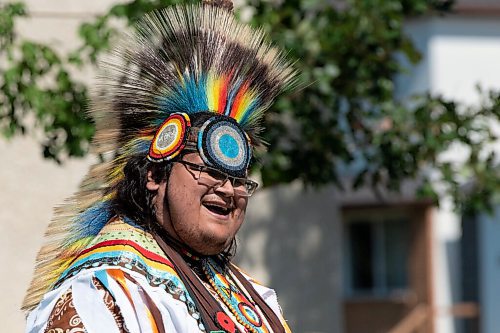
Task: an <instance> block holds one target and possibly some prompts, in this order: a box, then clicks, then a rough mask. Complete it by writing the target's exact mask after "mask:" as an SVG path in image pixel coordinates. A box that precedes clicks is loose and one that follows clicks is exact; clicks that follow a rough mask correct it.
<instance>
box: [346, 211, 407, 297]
mask: <svg viewBox="0 0 500 333" xmlns="http://www.w3.org/2000/svg"><path fill="white" fill-rule="evenodd" d="M344 227H345V228H344V232H345V233H344V254H345V255H344V272H345V274H344V280H345V286H346V293H347V295H346V296H382V297H384V296H388V295H390V294H392V293H394V292H398V291H404V290H406V289H407V288H408V255H409V242H410V240H409V237H410V219H409V218H406V217H404V216H403V217H402V216H389V215H387V214H386V216H384V214H383V213H381V212H379V213H377V214H364V216H363V214H357V215H356V216H354V214H352V215H351V214H348V215H347V218H346V223H345V225H344Z"/></svg>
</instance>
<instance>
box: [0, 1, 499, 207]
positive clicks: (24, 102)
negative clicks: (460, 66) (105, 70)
mask: <svg viewBox="0 0 500 333" xmlns="http://www.w3.org/2000/svg"><path fill="white" fill-rule="evenodd" d="M176 2H181V1H172V0H170V1H161V0H156V1H154V0H135V1H131V2H128V3H122V4H118V5H115V6H113V7H112V8H111V9H110V10H109V12H107V13H106V14H104V15H102V16H99V17H96V18H95V19H94V20H92V21H90V22H86V23H84V24H82V25H81V26H80V29H79V36H80V38H81V41H82V43H81V46H80V47H79V48H77V49H76V50H74V51H72V52H69V53H68V54H65V55H58V54H57V52H56V51H55V50H53V49H52V48H51V47H49V46H47V45H42V44H39V43H35V42H32V41H22V40H19V38H17V36H16V35H15V33H14V32H15V30H14V23H15V21H16V20H17V19H18V18H19V17H21V16H23V15H26V12H25V8H24V7H23V5H21V4H9V5H4V6H3V7H1V8H0V38H1V39H0V43H1V44H0V46H1V49H0V50H1V51H0V52H1V53H0V54H1V57H5V59H7V61H6V62H5V64H6V65H5V66H1V67H0V68H1V70H2V72H3V75H2V77H3V78H2V79H0V84H1V86H0V103H1V110H0V117H1V120H0V128H1V130H2V132H3V133H4V135H6V136H12V135H14V134H18V133H22V134H24V133H26V124H25V122H26V119H29V118H30V117H29V116H34V118H35V119H36V126H35V128H38V129H42V130H43V133H44V140H43V142H42V146H43V149H44V154H45V156H46V157H48V158H53V159H55V160H58V161H59V160H64V158H66V157H67V156H69V157H72V156H82V155H84V154H85V153H86V151H87V147H88V142H89V140H90V138H91V137H92V134H93V125H92V123H91V121H90V120H89V119H88V118H87V117H86V116H85V114H84V112H83V110H84V109H85V108H86V106H87V89H86V87H85V85H83V84H81V83H79V82H78V81H77V79H76V78H74V77H72V76H71V75H70V74H69V73H71V70H70V68H71V67H74V66H83V65H88V64H92V65H94V66H95V65H96V61H97V59H98V56H99V55H100V54H102V53H103V52H104V51H105V50H106V49H107V48H108V46H109V43H110V39H111V37H112V36H114V34H116V31H115V30H114V29H113V26H112V24H110V22H111V21H112V20H113V19H117V18H118V19H121V20H124V21H125V22H127V23H128V24H130V23H132V22H134V21H135V20H136V19H137V18H138V17H140V16H141V15H142V14H143V13H144V12H147V11H150V10H152V9H154V8H159V7H163V6H166V5H170V4H172V3H176ZM451 5H452V3H451V2H450V1H439V0H433V1H431V0H405V1H400V0H370V1H366V0H345V1H332V2H326V1H322V0H286V1H280V2H273V1H257V0H255V1H254V0H250V1H249V2H248V3H247V4H245V5H244V7H242V8H244V9H246V10H251V12H252V16H251V21H252V24H255V25H258V26H262V27H263V28H264V29H265V30H267V31H268V32H269V34H270V35H271V38H272V39H273V40H274V41H275V42H276V43H278V44H280V45H282V46H284V47H285V48H286V49H287V50H289V52H290V56H291V57H292V58H295V59H297V67H298V68H299V69H300V71H301V73H302V78H301V79H302V81H303V82H304V83H305V85H304V88H303V89H301V90H300V91H298V92H296V93H294V94H293V95H292V96H286V97H283V98H280V99H279V100H278V101H277V103H276V104H275V106H274V107H273V109H272V110H271V112H269V113H268V114H267V115H266V120H265V122H266V124H265V125H266V128H267V132H266V137H265V139H266V140H267V141H268V142H269V143H270V145H269V153H268V154H265V155H262V156H260V161H261V175H262V179H263V182H264V185H273V184H278V183H283V182H291V181H294V180H297V179H298V180H300V181H302V182H304V183H305V184H309V185H313V186H322V185H326V184H329V183H335V184H337V186H339V187H345V186H352V187H354V188H358V187H360V186H371V187H373V188H374V189H379V188H388V189H390V190H397V189H399V187H400V185H401V183H402V181H403V180H406V179H415V180H417V181H418V182H419V183H420V184H421V187H420V194H421V195H423V196H425V197H431V198H437V197H438V195H437V194H436V193H437V192H439V193H440V194H443V193H444V192H445V193H448V194H450V195H451V196H452V197H453V198H454V200H455V203H456V204H457V207H459V208H461V209H465V210H479V209H485V208H486V209H487V208H489V207H491V204H493V200H494V198H495V195H496V194H498V193H499V192H500V181H499V179H500V167H499V160H498V156H496V155H495V150H494V149H493V148H492V147H493V145H492V144H493V143H495V141H496V140H497V138H496V137H495V136H494V134H493V132H492V129H491V123H492V121H499V120H500V119H499V118H500V94H499V93H497V92H481V94H482V95H483V103H482V104H481V105H479V106H477V107H476V108H471V107H469V108H466V107H464V106H461V105H459V104H457V103H455V102H454V101H450V100H445V99H444V98H442V97H440V96H431V95H428V94H427V95H422V96H415V97H413V99H412V100H405V101H398V100H396V98H395V83H394V80H395V78H396V77H397V75H398V74H399V73H401V72H402V71H404V70H405V68H403V67H402V66H403V65H402V62H401V61H400V60H399V58H400V57H401V56H403V57H405V58H406V59H407V60H409V62H410V63H413V64H416V63H417V62H418V61H420V58H421V55H420V53H419V52H418V50H416V49H415V47H414V45H413V43H412V41H411V40H410V39H409V38H408V36H406V35H405V33H404V30H403V24H404V20H405V19H406V18H408V17H415V16H419V15H438V14H440V13H443V11H448V10H449V9H450V6H451ZM48 82H49V83H48ZM456 146H460V147H462V149H464V150H466V151H467V152H468V154H467V155H468V156H467V158H466V159H465V160H463V161H454V160H453V159H447V158H446V157H443V156H444V154H443V153H445V152H446V151H448V150H449V149H450V148H451V147H456ZM465 183H468V184H469V186H468V187H467V188H468V190H467V191H464V184H465ZM443 191H444V192H443Z"/></svg>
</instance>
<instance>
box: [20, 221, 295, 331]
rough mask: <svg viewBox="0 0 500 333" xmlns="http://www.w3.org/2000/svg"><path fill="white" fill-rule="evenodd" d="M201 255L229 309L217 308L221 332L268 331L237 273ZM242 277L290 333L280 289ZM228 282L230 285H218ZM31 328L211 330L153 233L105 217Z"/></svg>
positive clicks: (215, 294)
mask: <svg viewBox="0 0 500 333" xmlns="http://www.w3.org/2000/svg"><path fill="white" fill-rule="evenodd" d="M198 260H200V261H207V262H206V263H202V264H201V265H200V266H201V269H200V271H202V272H199V274H200V275H201V276H200V281H202V283H203V285H204V286H205V287H206V288H207V289H208V290H209V291H210V294H211V295H213V297H214V298H215V299H216V300H217V301H218V302H219V303H220V305H221V307H222V309H223V310H224V312H223V313H222V314H221V313H219V314H217V313H214V314H213V315H214V316H219V317H220V322H221V326H225V327H221V331H222V332H226V331H227V332H230V331H231V330H233V329H234V330H233V332H236V330H237V331H238V332H271V330H270V328H269V323H268V320H267V318H266V317H265V315H264V314H263V312H262V310H261V309H259V308H258V306H256V304H255V302H254V301H253V300H252V299H251V297H250V296H249V294H248V291H246V290H245V289H244V287H243V285H242V284H241V282H239V281H238V280H237V279H236V277H235V276H233V274H227V275H226V276H222V275H220V274H218V272H217V271H218V270H220V267H219V266H218V264H217V263H216V260H213V259H209V258H203V259H198ZM206 267H208V268H206ZM214 267H215V268H214ZM203 275H204V276H203ZM244 276H245V278H247V279H248V281H249V282H250V284H251V286H252V287H253V288H254V289H255V291H256V292H257V293H258V295H259V296H260V297H261V298H262V299H263V300H264V301H265V302H266V303H267V304H268V305H269V307H270V308H271V309H272V310H273V311H274V313H275V314H276V316H277V317H278V318H279V319H280V321H281V323H282V325H283V326H284V330H285V332H289V329H288V327H287V325H286V322H285V321H284V319H283V317H282V314H281V311H280V307H279V305H278V302H277V298H276V294H275V292H274V291H273V290H272V289H269V288H266V287H264V286H262V285H260V284H258V283H257V282H255V281H254V280H252V279H250V278H249V277H248V276H246V275H244ZM209 278H210V279H209ZM203 280H204V281H203ZM210 280H212V282H210ZM214 280H215V282H214ZM228 280H229V281H231V282H230V283H229V284H230V288H227V286H222V287H221V286H220V284H221V283H228V282H227V281H228ZM222 281H223V282H222ZM218 284H219V285H218ZM224 287H226V288H224ZM229 289H230V290H231V293H232V294H233V295H235V296H236V297H235V301H236V302H235V304H234V306H235V308H236V309H238V308H240V309H241V310H236V311H234V309H233V311H232V310H231V309H230V307H231V306H233V304H231V301H230V300H229V301H228V298H227V297H224V296H221V295H219V294H220V291H221V290H222V292H225V291H227V290H229ZM238 301H239V303H237V302H238ZM228 319H229V320H230V321H229V320H228ZM245 326H247V327H245ZM28 327H30V329H29V330H28V331H27V332H50V333H56V332H110V333H111V332H179V333H181V332H182V333H187V332H193V333H194V332H207V329H206V328H205V327H204V323H203V321H202V318H201V315H200V312H199V311H198V309H197V306H196V301H195V300H194V299H193V297H192V295H190V294H189V292H188V291H187V289H186V286H185V285H184V283H183V282H182V281H181V279H180V277H179V274H178V273H177V272H176V270H175V267H174V265H173V264H172V262H171V260H170V259H169V258H168V257H167V256H166V255H165V253H164V252H163V251H162V249H161V248H160V246H159V245H158V243H157V242H156V240H155V239H154V237H153V236H152V235H151V234H150V233H148V232H145V231H144V230H142V229H141V228H139V227H137V226H135V225H133V224H132V223H127V222H124V221H123V220H121V219H115V220H113V221H111V222H110V223H108V224H107V225H106V226H105V227H104V228H103V229H102V231H101V232H100V233H99V235H98V236H97V237H96V238H95V239H94V241H92V242H91V243H90V244H89V246H88V247H87V248H86V249H85V250H83V251H82V252H81V254H80V255H79V256H78V257H77V258H75V260H74V261H73V262H72V263H71V265H70V266H69V267H68V268H67V269H66V270H65V271H64V273H63V274H62V275H61V276H60V278H59V280H58V281H57V282H56V284H55V285H54V288H53V290H52V291H50V292H48V293H47V294H46V295H45V297H44V298H43V300H42V301H41V302H40V304H39V305H38V307H37V308H35V310H33V311H32V312H31V313H30V314H29V317H28Z"/></svg>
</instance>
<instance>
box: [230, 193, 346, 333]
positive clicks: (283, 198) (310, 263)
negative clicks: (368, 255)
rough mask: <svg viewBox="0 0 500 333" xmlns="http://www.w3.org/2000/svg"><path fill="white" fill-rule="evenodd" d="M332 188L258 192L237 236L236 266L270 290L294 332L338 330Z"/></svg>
mask: <svg viewBox="0 0 500 333" xmlns="http://www.w3.org/2000/svg"><path fill="white" fill-rule="evenodd" d="M337 202H338V200H336V198H335V192H334V190H333V189H332V188H325V189H322V190H319V191H314V190H312V189H311V190H305V189H304V188H303V187H302V186H301V185H300V184H292V185H287V186H279V187H275V188H272V189H266V190H265V191H260V192H258V193H257V194H256V195H255V196H254V197H252V199H251V201H250V202H249V208H248V212H247V219H246V222H245V224H244V225H243V227H242V229H241V231H240V232H239V234H238V238H239V242H238V246H239V248H238V256H237V258H236V259H237V262H238V264H239V265H241V266H242V268H243V269H245V270H248V271H249V272H250V273H251V274H252V275H253V276H255V277H256V278H257V279H261V282H262V283H263V284H265V285H268V286H270V287H271V288H273V289H275V290H276V292H277V293H278V298H279V301H280V304H281V306H282V307H283V311H284V313H285V316H286V318H287V319H288V322H289V325H290V328H291V329H292V332H294V333H302V332H304V333H307V332H308V333H312V332H322V333H331V332H341V328H342V323H341V293H340V290H341V288H340V287H341V286H340V283H341V282H340V281H341V271H340V268H341V253H340V251H341V223H340V222H341V216H340V210H339V207H338V205H337Z"/></svg>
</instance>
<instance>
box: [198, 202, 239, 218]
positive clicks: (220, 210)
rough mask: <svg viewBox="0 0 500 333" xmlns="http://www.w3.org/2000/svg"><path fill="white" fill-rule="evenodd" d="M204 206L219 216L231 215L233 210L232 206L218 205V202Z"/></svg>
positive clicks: (204, 204)
mask: <svg viewBox="0 0 500 333" xmlns="http://www.w3.org/2000/svg"><path fill="white" fill-rule="evenodd" d="M203 206H205V208H206V209H208V210H209V211H211V212H212V213H214V214H217V215H224V216H226V215H229V214H230V213H231V212H232V211H233V209H232V207H231V206H228V205H227V204H223V203H217V202H204V203H203Z"/></svg>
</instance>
